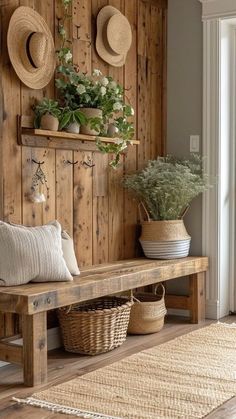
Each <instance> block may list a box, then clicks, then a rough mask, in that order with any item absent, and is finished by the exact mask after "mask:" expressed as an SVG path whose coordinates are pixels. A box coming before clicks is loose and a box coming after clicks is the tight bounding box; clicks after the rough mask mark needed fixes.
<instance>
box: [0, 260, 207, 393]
mask: <svg viewBox="0 0 236 419" xmlns="http://www.w3.org/2000/svg"><path fill="white" fill-rule="evenodd" d="M207 268H208V258H207V257H187V258H183V259H175V260H166V261H163V260H162V261H157V260H150V259H145V258H140V259H132V260H125V261H119V262H114V263H107V264H103V265H98V266H93V267H91V268H89V269H88V268H86V269H83V270H82V272H81V275H80V276H78V277H74V280H73V282H53V283H29V284H27V285H21V286H17V287H16V286H14V287H0V312H2V313H17V314H19V315H20V316H21V317H22V336H23V348H22V347H19V346H16V345H15V344H13V343H12V342H11V341H10V339H9V338H7V339H1V341H0V360H2V361H8V362H15V363H19V364H23V367H24V382H25V384H26V385H29V386H33V385H37V384H41V383H44V382H46V380H47V321H46V320H47V311H48V310H52V309H56V308H59V307H63V306H66V305H70V304H73V303H78V302H82V301H88V300H91V299H94V298H98V297H102V296H106V295H109V294H115V293H118V292H122V291H127V290H131V289H134V288H138V287H143V286H146V285H152V284H156V283H158V282H165V281H168V280H170V279H174V278H179V277H183V276H189V278H190V281H189V284H190V293H189V295H188V296H166V305H167V307H171V308H182V309H188V310H190V316H191V321H192V322H193V323H197V322H199V321H201V320H202V319H203V318H204V316H205V315H204V306H205V294H204V272H206V270H207Z"/></svg>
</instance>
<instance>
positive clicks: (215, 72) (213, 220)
mask: <svg viewBox="0 0 236 419" xmlns="http://www.w3.org/2000/svg"><path fill="white" fill-rule="evenodd" d="M219 86H220V22H219V20H218V19H214V20H206V21H204V22H203V156H204V157H205V159H206V160H205V170H206V172H207V173H209V174H210V175H213V176H214V177H215V176H217V174H218V173H219V143H220V117H219V113H220V88H219ZM218 208H219V184H218V183H217V184H216V185H215V187H214V188H211V189H209V190H208V191H207V192H206V193H205V194H204V197H203V230H202V231H203V233H202V240H203V242H202V250H203V254H205V255H207V256H208V257H209V259H210V269H209V271H208V273H207V278H206V300H207V302H206V316H207V317H208V318H216V319H218V318H219V283H220V277H219V239H220V231H219V225H220V222H219V212H218Z"/></svg>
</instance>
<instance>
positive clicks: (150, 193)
mask: <svg viewBox="0 0 236 419" xmlns="http://www.w3.org/2000/svg"><path fill="white" fill-rule="evenodd" d="M208 186H209V184H208V177H207V176H206V175H205V174H204V172H203V168H202V159H201V157H200V156H198V155H193V156H192V157H191V159H190V160H184V159H175V158H174V157H171V156H167V157H158V158H157V159H156V160H151V161H149V162H148V164H147V166H146V167H145V168H144V169H143V170H141V171H140V172H138V173H134V174H131V175H128V176H126V177H125V179H124V187H125V188H128V189H130V190H131V191H133V192H134V193H135V195H136V197H137V198H138V199H139V201H140V203H142V204H141V205H142V207H143V208H144V211H145V213H146V218H147V219H146V220H145V221H144V220H143V218H142V216H141V217H140V218H141V224H142V234H141V237H140V242H141V245H142V247H143V251H144V253H145V256H147V257H149V258H153V259H172V258H179V257H185V256H187V255H188V253H189V247H190V240H191V237H190V236H189V235H188V233H187V231H186V229H185V226H184V222H183V216H184V215H185V213H186V211H187V209H188V207H189V204H190V202H191V201H192V200H193V198H195V197H196V196H197V195H199V194H200V193H201V192H203V191H204V190H205V189H206V188H207V187H208Z"/></svg>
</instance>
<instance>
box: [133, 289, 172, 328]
mask: <svg viewBox="0 0 236 419" xmlns="http://www.w3.org/2000/svg"><path fill="white" fill-rule="evenodd" d="M159 287H161V288H162V294H161V295H160V294H158V293H157V290H158V288H159ZM164 298H165V288H164V286H163V285H162V284H159V285H157V286H156V287H155V291H154V294H152V293H146V292H143V293H136V294H134V296H133V299H134V304H133V306H132V308H131V312H130V320H129V326H128V333H129V334H131V335H146V334H149V333H156V332H159V331H160V330H161V329H162V328H163V325H164V318H165V315H166V312H167V311H166V306H165V299H164Z"/></svg>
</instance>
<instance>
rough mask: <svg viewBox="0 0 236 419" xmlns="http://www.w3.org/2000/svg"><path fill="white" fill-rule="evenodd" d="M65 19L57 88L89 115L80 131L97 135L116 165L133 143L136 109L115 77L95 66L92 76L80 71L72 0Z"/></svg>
mask: <svg viewBox="0 0 236 419" xmlns="http://www.w3.org/2000/svg"><path fill="white" fill-rule="evenodd" d="M62 6H63V8H64V13H63V16H64V17H63V18H62V19H61V20H60V22H59V23H58V32H59V35H60V38H61V43H60V47H59V49H58V50H57V51H56V52H57V58H58V66H57V69H56V73H57V78H56V87H57V89H58V91H59V96H60V100H61V102H62V106H63V107H69V108H70V109H72V110H76V109H80V110H81V112H83V114H84V115H85V117H86V123H82V124H81V129H80V132H81V134H85V135H95V136H98V137H97V141H96V145H97V148H98V149H99V150H100V151H101V152H103V153H113V154H114V158H113V160H111V161H110V165H111V166H112V167H113V168H116V166H117V165H118V163H119V160H120V155H121V153H122V152H123V151H124V150H125V149H126V147H127V146H128V145H129V144H132V138H133V136H134V126H133V122H132V120H130V119H129V118H130V117H131V116H133V115H134V110H133V108H132V107H131V106H130V105H129V104H126V103H125V95H124V93H125V92H124V89H123V87H122V86H121V85H119V84H118V83H116V81H115V80H113V79H112V77H109V76H108V77H105V76H103V74H102V73H101V71H100V70H98V69H95V70H94V71H93V73H92V75H88V74H84V73H80V72H79V70H78V68H77V67H76V66H75V65H73V54H72V50H71V45H70V44H71V41H70V40H69V39H68V34H67V30H66V25H65V23H66V21H67V19H71V16H72V15H71V13H70V11H69V9H71V6H72V0H62ZM99 135H100V136H108V137H114V142H113V143H109V144H106V143H104V142H101V141H99Z"/></svg>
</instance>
